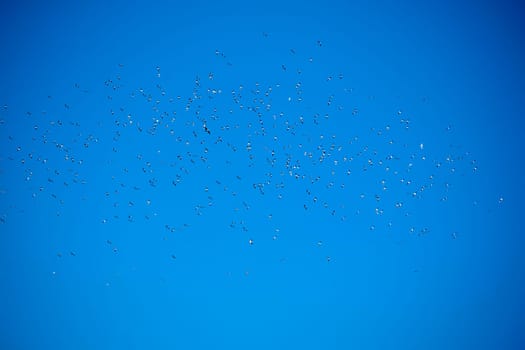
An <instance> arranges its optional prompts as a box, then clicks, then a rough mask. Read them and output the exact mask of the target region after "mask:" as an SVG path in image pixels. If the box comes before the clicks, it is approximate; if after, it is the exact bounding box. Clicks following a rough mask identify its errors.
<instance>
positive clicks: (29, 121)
mask: <svg viewBox="0 0 525 350" xmlns="http://www.w3.org/2000/svg"><path fill="white" fill-rule="evenodd" d="M264 37H267V34H265V35H264ZM316 46H317V47H318V49H322V47H323V44H322V42H321V41H317V43H316ZM289 54H290V55H293V56H297V55H298V54H297V52H296V50H295V49H290V52H289ZM215 55H216V56H217V59H225V57H226V56H225V55H224V54H223V53H222V52H220V51H219V50H217V51H215ZM304 62H305V68H304V69H303V68H298V69H297V70H296V71H295V72H293V69H291V68H290V66H289V64H288V63H287V62H283V63H282V65H281V66H280V67H276V74H275V77H274V78H275V79H279V80H280V81H279V82H269V81H264V80H261V81H260V82H254V83H249V84H247V85H242V84H236V85H235V86H221V72H220V71H217V72H207V73H206V74H204V75H199V76H196V77H195V80H194V82H193V84H192V85H193V86H192V90H191V92H190V93H189V94H186V95H184V94H173V92H172V91H171V90H170V82H169V81H167V82H166V81H164V80H163V79H162V76H161V68H160V67H156V68H155V69H154V71H153V73H152V75H153V77H152V79H154V80H155V83H153V84H152V86H150V87H143V86H140V85H137V84H136V83H135V82H128V81H126V83H124V81H125V80H126V79H125V76H126V74H127V72H126V67H125V66H124V65H122V64H121V65H119V66H118V72H117V74H116V75H115V76H114V77H112V78H111V79H107V80H106V81H105V82H104V85H105V89H106V93H105V95H106V99H105V101H100V103H99V105H101V106H104V108H106V112H105V113H106V114H105V115H103V116H102V117H101V118H98V119H97V118H93V116H87V115H85V116H82V115H80V114H79V113H81V111H80V110H79V109H76V106H75V104H74V103H71V102H67V103H64V104H63V107H62V106H61V105H62V104H61V103H58V106H60V107H57V106H56V103H55V101H54V98H53V97H51V96H49V97H48V99H49V101H50V103H55V104H54V105H53V106H54V107H53V108H54V109H53V111H52V112H48V111H42V112H40V113H39V112H27V114H26V115H25V118H24V120H23V122H22V123H19V125H18V126H17V128H25V129H23V130H14V129H13V130H9V128H12V126H11V123H10V121H11V120H13V119H14V118H16V116H15V115H11V114H10V113H11V112H10V110H9V107H8V106H4V107H3V108H2V109H3V111H2V114H3V115H2V118H3V119H2V125H1V126H0V127H1V128H3V129H4V131H3V132H2V135H6V136H5V137H7V140H4V141H5V142H6V143H5V145H6V147H4V148H3V149H2V163H1V164H2V167H3V168H4V169H13V168H16V169H18V170H17V171H14V172H13V174H15V175H16V181H20V184H19V186H18V187H17V192H19V195H20V196H22V197H24V196H25V197H32V198H33V199H34V200H38V199H39V198H42V197H43V196H44V197H46V198H49V197H50V198H52V200H53V201H55V203H56V208H57V210H56V214H57V215H58V216H60V215H61V214H62V212H63V210H64V208H65V207H67V206H72V207H78V206H80V205H82V203H83V202H86V201H89V200H94V201H95V202H96V206H97V207H98V209H99V213H98V214H99V216H98V217H97V218H96V219H95V221H96V222H94V223H93V224H94V225H95V224H96V225H110V224H112V223H115V222H122V221H127V222H129V223H136V222H138V221H141V222H156V223H157V225H158V226H159V227H163V228H162V230H163V232H162V233H160V234H163V235H169V234H172V233H173V234H176V233H178V232H183V231H188V230H191V227H192V222H195V220H201V218H206V220H212V225H213V226H214V227H215V228H219V229H221V228H222V229H224V230H234V231H235V230H239V231H240V232H242V233H244V234H243V235H239V237H240V238H239V239H242V240H244V241H245V243H246V244H247V245H254V244H256V239H255V236H256V233H253V234H252V232H254V231H257V230H258V231H261V230H264V231H265V232H269V233H268V235H269V236H270V237H271V239H273V240H277V239H278V238H279V235H280V234H281V231H280V228H279V227H275V226H274V224H272V219H273V218H274V216H278V215H281V216H284V215H286V211H290V212H294V213H295V212H297V210H300V211H302V212H303V213H304V215H305V216H304V217H308V215H312V216H315V219H314V220H332V221H334V222H337V223H338V225H341V226H340V227H341V230H346V229H348V228H349V227H352V225H354V226H355V225H356V222H359V223H360V224H363V223H364V224H365V225H366V227H367V229H368V230H371V231H384V230H397V231H399V232H400V233H401V234H403V233H406V234H413V235H418V236H421V235H425V234H427V233H429V232H430V228H429V227H427V226H425V225H418V224H413V223H412V222H411V208H414V207H417V206H418V205H420V203H421V202H422V201H424V200H438V201H447V198H448V195H449V191H450V190H451V186H450V183H451V181H453V177H454V176H456V174H457V173H459V172H467V171H468V172H476V170H477V164H476V162H475V160H473V159H472V157H471V155H470V154H469V153H468V152H462V151H461V150H460V149H452V148H450V147H448V145H443V147H444V148H446V149H447V150H446V152H445V154H444V155H436V154H432V153H431V152H429V151H427V147H426V144H425V142H424V141H422V140H417V137H416V136H417V135H413V134H411V129H412V122H411V119H410V117H409V116H407V114H408V113H405V112H404V111H403V110H401V109H399V108H392V109H391V112H390V113H389V114H388V115H385V116H381V117H379V118H378V117H377V116H375V118H374V120H373V121H371V120H368V116H367V115H366V114H365V115H363V113H362V112H361V111H360V108H359V107H358V106H357V105H356V101H355V98H354V95H353V89H352V88H350V87H348V86H346V84H347V79H346V78H345V77H344V75H343V74H341V73H337V72H336V73H334V74H332V75H329V76H327V77H326V78H325V80H324V81H321V82H318V83H317V84H316V85H312V84H308V83H303V81H308V79H306V80H303V78H304V77H305V76H306V75H307V74H308V70H309V69H310V70H315V69H316V67H315V63H314V59H313V58H312V57H305V59H304ZM226 65H227V66H232V64H231V63H230V62H227V63H226ZM222 79H224V76H223V77H222ZM74 88H75V89H76V90H78V93H79V94H84V95H85V96H87V95H89V94H90V92H89V91H87V90H85V89H82V88H81V87H80V85H79V84H75V87H74ZM326 90H327V91H326ZM312 96H315V98H314V97H312ZM37 114H39V115H37ZM57 116H61V117H60V119H59V118H57ZM86 118H89V120H88V119H86ZM8 124H9V125H8ZM28 128H30V130H29V129H28ZM8 130H9V131H8ZM10 132H13V134H12V135H7V134H9V133H10ZM440 132H442V133H443V134H446V133H450V132H452V129H451V127H445V128H444V129H443V130H441V131H440ZM3 137H4V136H3ZM436 153H439V152H436ZM4 179H5V178H4ZM22 182H25V183H27V185H23V184H22ZM79 186H80V188H82V186H84V187H88V188H89V189H86V190H75V188H78V187H79ZM174 192H175V193H178V194H179V195H178V196H173V193H174ZM174 198H175V199H174ZM283 203H284V204H283ZM277 208H279V209H277ZM283 209H284V211H285V212H283ZM274 210H275V211H274ZM213 211H215V213H213ZM167 213H171V214H169V215H168V214H167ZM173 213H179V214H173ZM217 213H218V214H217ZM254 218H260V219H261V220H263V221H264V222H267V223H268V227H269V228H268V229H266V228H261V227H260V226H259V225H258V224H257V225H250V222H253V221H256V220H255V219H254ZM0 220H1V221H2V223H4V224H5V223H6V221H7V220H9V212H8V210H7V209H5V210H4V213H2V215H1V217H0ZM257 222H259V221H257ZM449 234H451V236H452V238H454V239H455V238H456V237H457V233H456V232H454V231H452V232H450V233H449ZM106 243H107V245H109V246H110V247H111V249H112V250H113V251H114V252H115V253H118V248H117V247H115V245H114V244H113V241H112V240H111V239H110V238H109V237H108V239H107V240H106ZM313 244H316V245H318V246H322V239H319V240H318V241H316V242H314V243H313ZM69 254H70V255H71V256H75V255H76V253H75V250H74V249H72V250H71V251H70V253H69ZM62 255H63V254H62V253H60V252H59V253H58V254H57V256H59V257H61V256H62ZM176 257H177V255H176V254H175V253H173V254H171V258H173V259H176ZM330 260H331V259H330V257H327V261H330Z"/></svg>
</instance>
